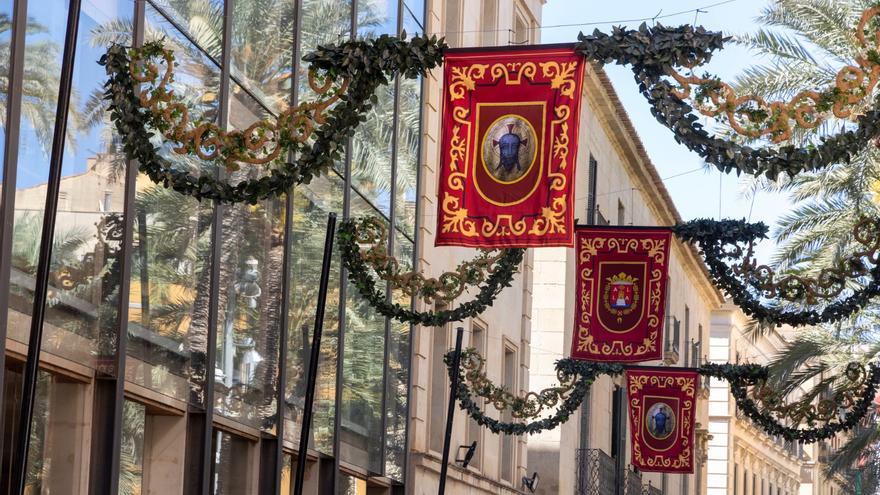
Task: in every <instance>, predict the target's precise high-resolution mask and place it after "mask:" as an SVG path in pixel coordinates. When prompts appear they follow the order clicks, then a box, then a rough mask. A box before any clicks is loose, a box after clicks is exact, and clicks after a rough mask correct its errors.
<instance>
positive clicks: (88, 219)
mask: <svg viewBox="0 0 880 495" xmlns="http://www.w3.org/2000/svg"><path fill="white" fill-rule="evenodd" d="M57 7H59V8H63V6H62V4H59V5H57ZM133 11H134V4H133V2H132V1H131V0H115V1H111V0H107V1H105V2H103V3H102V4H101V5H100V6H99V7H98V6H96V5H95V4H94V3H92V2H84V3H83V6H82V11H81V15H80V30H79V33H78V39H77V48H76V55H77V57H76V62H75V65H74V71H73V97H71V101H70V109H69V112H68V123H67V140H68V143H69V146H66V147H65V150H64V151H65V152H64V157H63V162H62V171H61V172H62V176H61V188H60V192H59V194H58V208H57V217H56V226H55V232H54V241H53V249H52V263H51V272H50V273H49V284H50V289H49V294H48V300H47V303H46V306H47V307H46V318H45V324H44V332H45V333H44V338H43V341H44V343H43V347H44V349H46V350H48V351H49V352H53V353H55V354H60V355H63V356H65V357H68V358H70V359H73V360H75V361H78V362H80V363H85V364H90V365H91V364H92V363H93V361H94V360H95V359H97V364H98V365H99V366H100V364H101V363H102V362H103V361H105V360H112V358H113V355H114V354H115V352H116V345H115V342H116V331H117V330H116V327H117V320H116V316H117V307H118V302H119V299H118V290H119V282H120V280H119V269H120V266H119V255H120V251H121V248H122V246H121V244H122V232H123V225H122V213H123V207H124V204H123V200H124V195H125V169H126V160H125V155H124V154H123V153H122V150H121V149H120V147H119V145H118V142H117V141H116V140H115V139H114V133H113V125H112V123H111V122H110V120H109V118H108V115H107V113H106V112H105V111H104V107H105V105H104V102H103V100H102V97H103V94H104V88H103V80H104V77H105V76H104V71H103V68H102V67H101V66H100V65H97V64H95V63H94V61H95V60H97V59H98V58H100V57H101V55H103V53H104V50H105V47H106V45H96V42H99V43H103V42H113V41H115V42H119V43H130V36H128V35H124V34H120V31H114V32H113V34H110V35H106V34H103V33H106V32H107V29H106V27H107V26H108V25H116V26H131V14H132V12H133ZM35 193H36V194H35ZM33 196H38V197H43V198H45V189H44V188H43V187H42V186H37V187H36V188H29V189H26V190H23V191H20V192H19V194H18V197H17V198H16V199H18V198H22V203H21V205H19V204H18V201H16V203H17V204H16V207H17V208H18V207H19V206H22V207H23V206H24V205H25V204H27V203H31V204H32V197H33ZM34 206H35V205H34ZM26 218H29V219H33V220H34V221H35V220H36V218H37V217H36V216H30V217H26ZM32 227H33V230H32V232H34V234H35V235H39V232H40V230H41V224H39V223H36V222H34V224H33V225H32ZM37 242H39V241H37ZM34 256H36V254H34ZM101 368H102V370H103V371H105V372H108V373H112V374H115V373H116V370H113V369H112V368H111V369H107V368H108V367H106V366H104V367H101Z"/></svg>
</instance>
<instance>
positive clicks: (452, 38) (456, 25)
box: [444, 0, 462, 48]
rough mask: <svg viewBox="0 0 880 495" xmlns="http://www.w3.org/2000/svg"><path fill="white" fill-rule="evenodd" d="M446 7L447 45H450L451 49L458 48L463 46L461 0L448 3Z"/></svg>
mask: <svg viewBox="0 0 880 495" xmlns="http://www.w3.org/2000/svg"><path fill="white" fill-rule="evenodd" d="M444 5H445V6H446V12H445V15H446V23H445V26H446V27H445V29H444V32H445V35H446V43H448V44H449V46H450V47H451V48H457V47H459V46H461V38H462V32H461V31H462V29H461V16H462V7H461V0H449V1H447V2H444Z"/></svg>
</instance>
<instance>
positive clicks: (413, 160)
mask: <svg viewBox="0 0 880 495" xmlns="http://www.w3.org/2000/svg"><path fill="white" fill-rule="evenodd" d="M399 87H400V107H399V112H400V113H399V114H398V124H397V184H396V187H397V191H396V194H397V198H396V201H397V204H396V205H395V214H394V216H395V222H396V226H397V228H398V229H400V230H401V231H402V232H404V233H405V234H406V235H408V236H410V238H412V237H413V236H414V235H415V225H416V187H417V184H418V170H419V160H420V158H419V139H420V137H421V130H422V128H421V124H422V115H421V113H422V104H421V96H422V80H421V78H418V79H406V78H400V86H399Z"/></svg>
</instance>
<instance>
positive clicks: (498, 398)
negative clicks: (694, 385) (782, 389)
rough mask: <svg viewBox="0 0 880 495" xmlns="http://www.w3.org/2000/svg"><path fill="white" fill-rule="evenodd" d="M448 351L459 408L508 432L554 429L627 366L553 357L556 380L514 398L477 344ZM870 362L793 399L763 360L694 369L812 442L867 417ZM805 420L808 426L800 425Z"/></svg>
mask: <svg viewBox="0 0 880 495" xmlns="http://www.w3.org/2000/svg"><path fill="white" fill-rule="evenodd" d="M453 356H454V351H453V352H449V353H447V354H446V356H445V359H444V361H445V363H446V366H447V370H448V372H449V377H450V380H453V379H455V373H458V381H459V386H458V394H457V399H458V402H459V405H460V407H461V409H463V410H465V411H466V412H467V414H468V415H469V416H470V417H471V419H473V420H474V421H476V422H477V424H479V425H481V426H485V427H486V428H488V429H489V430H491V431H492V432H493V433H503V434H507V435H525V434H533V433H538V432H541V431H545V430H550V429H553V428H556V427H557V426H559V425H560V424H562V423H564V422H566V421H568V419H569V418H571V416H572V415H573V414H574V413H575V412H576V411H577V409H578V408H579V407H580V405H581V402H583V400H584V398H585V397H586V394H587V391H588V390H589V388H590V386H591V385H592V383H593V382H594V381H595V380H596V378H597V377H599V376H600V375H608V376H617V375H620V374H621V373H623V372H624V371H625V369H626V367H625V366H624V365H621V364H614V363H594V362H589V361H580V360H575V359H570V358H567V359H560V360H559V361H557V362H556V373H557V378H558V379H559V385H558V386H556V387H551V388H548V389H545V390H542V391H540V392H537V393H536V392H529V393H528V394H526V395H525V396H524V397H519V396H516V395H514V394H512V393H511V392H510V391H508V390H506V389H505V388H504V387H499V386H498V385H495V384H494V383H492V381H491V380H489V379H488V378H487V377H486V374H485V372H484V370H483V365H484V359H483V358H482V356H480V355H479V354H478V353H477V352H476V351H475V350H474V349H466V350H463V351H462V354H461V360H460V364H459V368H458V370H456V369H453V367H452V360H453ZM869 368H870V371H866V370H865V369H864V367H863V366H862V365H860V364H858V363H850V364H849V365H847V367H846V369H845V373H844V374H845V376H846V378H847V383H846V384H844V385H843V386H842V387H840V388H839V389H837V390H836V391H835V392H834V394H833V395H832V396H831V397H827V398H823V399H820V400H819V401H818V402H817V403H815V404H800V403H796V404H792V405H788V404H785V402H784V397H782V396H780V395H779V394H777V393H776V392H775V391H774V390H773V389H772V388H771V387H770V386H769V385H767V378H768V374H769V371H768V368H767V367H766V366H760V365H757V364H729V363H727V364H714V363H709V364H704V365H703V366H700V367H699V368H697V370H696V371H697V373H699V374H700V375H702V376H704V377H713V378H718V379H722V380H726V381H727V382H728V383H729V384H730V391H731V394H732V395H733V396H734V399H735V402H736V406H737V407H738V408H739V409H740V410H741V411H742V412H743V413H745V414H746V416H747V417H748V418H749V419H751V420H752V421H753V422H754V423H755V425H757V426H758V427H759V428H761V429H762V430H764V431H766V432H767V433H768V434H770V435H778V436H781V437H782V438H784V439H785V440H789V441H799V442H803V443H812V442H816V441H819V440H824V439H827V438H831V437H833V436H834V435H836V434H837V433H840V432H842V431H847V430H850V429H852V428H853V427H855V426H856V424H858V422H859V421H860V420H861V419H862V418H863V417H864V416H865V414H866V413H867V411H868V407H869V406H870V405H871V403H872V401H873V400H874V397H875V395H876V393H877V386H878V384H880V367H878V366H877V365H875V364H870V365H869ZM675 369H676V368H670V370H675ZM751 396H754V397H755V398H752V397H751ZM481 399H482V401H485V403H487V404H492V406H493V407H494V408H495V409H496V410H498V411H509V412H510V415H511V416H512V417H513V418H515V419H516V420H519V421H510V422H506V421H500V420H497V419H494V418H491V417H489V416H487V415H486V414H485V412H484V411H483V409H482V407H481V406H480V404H479V402H478V401H479V400H481ZM557 406H558V407H557ZM552 407H556V410H555V411H554V412H553V414H551V415H550V416H548V417H545V418H541V417H540V416H541V414H542V413H543V412H544V410H545V409H549V408H552ZM842 409H844V410H845V412H842V411H841V410H842ZM523 420H529V421H523ZM802 423H805V424H806V425H807V427H806V428H799V427H797V425H798V424H802ZM820 423H821V425H820V426H818V427H817V426H816V425H817V424H820Z"/></svg>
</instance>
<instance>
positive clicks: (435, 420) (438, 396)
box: [429, 306, 450, 452]
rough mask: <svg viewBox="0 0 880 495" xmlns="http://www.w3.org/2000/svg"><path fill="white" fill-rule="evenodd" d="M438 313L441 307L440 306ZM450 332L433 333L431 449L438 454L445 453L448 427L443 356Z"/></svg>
mask: <svg viewBox="0 0 880 495" xmlns="http://www.w3.org/2000/svg"><path fill="white" fill-rule="evenodd" d="M437 310H438V311H440V310H441V307H439V306H438V308H437ZM449 330H450V326H448V325H447V326H445V327H433V328H431V332H432V335H433V342H432V343H431V405H430V407H431V416H430V421H431V425H430V428H431V438H430V444H429V445H430V448H431V449H432V450H434V451H437V452H442V451H443V437H444V433H445V427H446V401H447V395H448V394H449V386H448V385H447V384H446V382H447V381H448V378H447V372H446V364H445V363H444V362H443V356H444V355H445V354H446V351H447V350H448V349H449Z"/></svg>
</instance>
